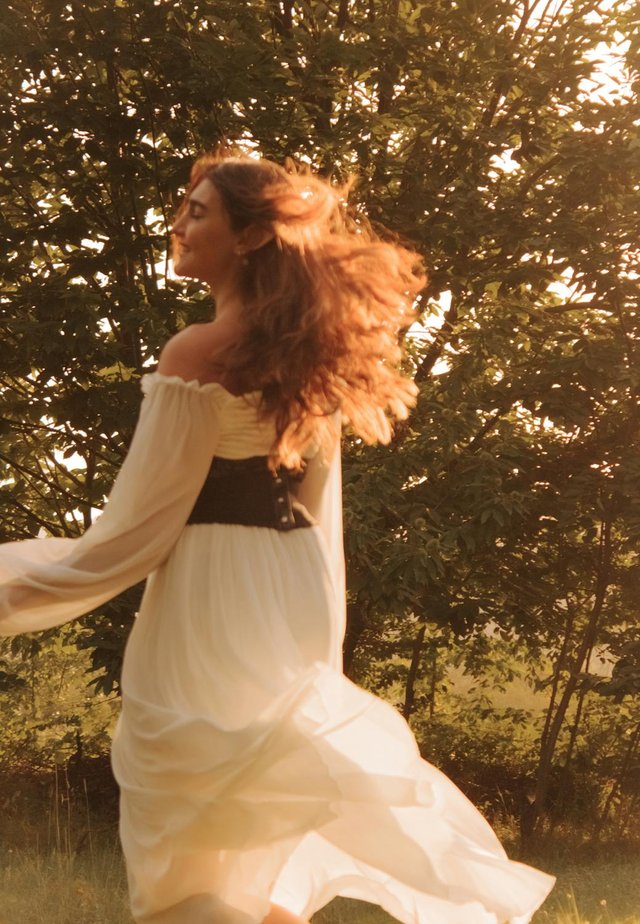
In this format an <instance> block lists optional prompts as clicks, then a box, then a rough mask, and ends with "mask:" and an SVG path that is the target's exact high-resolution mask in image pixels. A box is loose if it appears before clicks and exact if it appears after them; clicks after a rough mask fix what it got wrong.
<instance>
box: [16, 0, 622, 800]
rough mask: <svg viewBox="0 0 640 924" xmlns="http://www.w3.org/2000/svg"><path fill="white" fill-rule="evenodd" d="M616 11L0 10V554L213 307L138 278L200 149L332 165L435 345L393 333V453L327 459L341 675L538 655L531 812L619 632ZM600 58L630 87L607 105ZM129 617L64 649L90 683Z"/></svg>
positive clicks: (85, 479) (111, 457)
mask: <svg viewBox="0 0 640 924" xmlns="http://www.w3.org/2000/svg"><path fill="white" fill-rule="evenodd" d="M634 15H635V14H634V10H633V6H632V5H631V4H630V3H627V2H622V0H618V2H614V3H613V4H611V5H607V4H604V3H602V2H599V0H575V2H573V3H571V4H570V3H568V2H567V0H557V2H556V3H554V4H547V3H542V2H539V0H522V2H512V0H498V2H489V0H458V2H456V3H453V4H452V3H449V2H447V3H444V2H439V0H436V2H434V3H429V4H427V3H423V2H415V0H413V2H409V0H393V2H385V3H383V2H379V0H367V2H362V0H335V2H331V3H315V4H308V3H302V2H293V0H254V2H248V3H244V4H240V5H238V4H235V3H230V2H216V0H212V2H206V3H205V2H198V0H186V2H181V3H180V4H178V3H176V2H173V0H159V2H152V0H110V2H108V3H103V2H100V3H97V2H95V0H89V2H88V3H83V4H80V3H79V2H77V0H70V2H69V3H66V4H63V3H61V2H57V0H38V2H36V4H35V7H34V4H33V3H29V4H26V3H24V2H18V0H13V2H11V3H10V4H9V5H8V6H7V7H6V9H5V10H4V12H2V13H0V43H1V44H2V47H3V50H4V52H5V54H4V55H3V58H2V64H1V65H0V67H2V76H3V80H2V85H1V87H0V93H1V94H2V99H1V105H0V113H2V115H0V120H1V124H2V129H3V136H4V138H5V147H6V152H7V153H6V157H5V170H4V175H3V178H2V179H1V180H0V190H1V193H2V198H3V209H2V214H1V215H0V224H1V230H2V236H3V240H4V241H6V242H7V257H6V269H5V275H4V281H3V285H2V292H1V297H2V304H3V317H2V332H3V338H2V342H1V346H0V350H1V351H2V352H1V358H2V369H3V373H2V376H1V377H0V395H1V400H2V421H3V429H2V431H1V432H0V462H1V463H2V466H3V471H2V483H3V487H2V501H3V505H4V506H3V512H4V514H5V516H4V518H3V523H4V525H3V535H4V538H6V539H14V538H19V537H21V536H26V535H33V534H35V533H36V532H37V531H38V530H39V529H44V530H45V531H47V532H52V533H56V534H59V533H64V534H76V533H77V531H78V530H79V529H81V528H84V527H85V526H86V525H87V524H88V523H89V522H90V520H91V517H92V515H93V510H94V509H95V508H97V507H99V506H100V505H101V504H102V502H103V499H104V497H105V495H106V493H107V490H108V486H109V484H110V482H111V480H112V478H113V475H114V472H115V470H116V469H117V466H118V464H119V463H120V460H121V459H122V455H123V453H124V451H125V449H126V445H127V442H128V440H129V437H130V434H131V431H132V427H133V424H134V419H135V414H136V408H137V403H138V395H137V380H138V379H139V376H140V375H141V374H142V373H143V371H144V370H145V369H148V368H150V367H151V364H152V363H153V361H154V359H155V358H157V354H158V349H159V346H160V344H161V343H162V342H163V341H164V340H165V339H166V338H167V337H168V336H169V335H170V334H171V333H172V332H173V331H174V330H176V329H177V328H178V327H180V326H181V325H182V324H184V323H186V322H187V321H190V320H195V319H198V318H201V317H203V316H206V313H207V312H208V310H209V308H208V306H207V301H206V298H205V297H204V296H203V293H202V292H200V291H199V290H198V289H197V288H195V287H187V288H184V287H182V285H181V286H180V287H178V286H177V285H176V284H175V283H174V282H173V281H172V280H171V278H170V276H169V275H168V273H167V269H166V263H165V262H164V253H165V248H166V243H167V237H166V229H167V223H168V222H169V221H170V215H171V211H172V209H173V208H174V207H175V203H176V200H177V195H178V194H179V190H180V189H181V187H182V186H183V185H184V183H185V180H186V178H187V174H188V168H189V164H190V161H191V159H192V157H193V156H194V154H195V153H197V152H199V151H200V150H202V149H203V148H206V147H208V146H210V145H211V144H212V143H214V142H215V141H217V140H219V139H220V138H221V137H222V136H226V137H228V138H230V139H235V140H241V141H242V142H243V143H245V144H246V145H247V146H253V147H255V148H256V149H257V150H258V151H259V152H261V153H263V154H265V155H268V156H271V157H274V158H275V159H277V160H283V159H284V158H285V157H287V156H292V157H297V158H301V159H303V160H307V161H309V162H311V163H312V164H313V165H314V166H315V167H316V168H317V169H319V170H321V171H323V172H324V173H326V174H333V175H335V176H336V177H338V178H342V177H344V176H345V175H346V174H348V173H349V172H351V171H356V172H357V173H358V174H359V176H360V178H361V179H360V183H359V184H358V186H357V187H356V191H355V200H354V206H355V207H357V208H360V209H363V210H366V211H367V212H368V214H369V215H370V216H371V218H372V219H373V221H374V222H379V223H381V224H382V225H385V226H387V227H389V228H390V229H391V230H392V231H393V232H394V233H395V234H397V235H399V236H400V237H403V238H409V239H410V240H411V241H412V242H413V243H414V245H415V246H417V247H418V248H419V249H421V250H422V252H423V253H424V254H425V257H426V260H427V263H428V266H429V269H430V281H429V285H428V288H427V290H426V291H425V293H424V295H423V298H422V300H421V305H420V307H421V310H422V312H423V317H424V319H425V320H426V323H427V325H428V327H429V326H430V327H431V333H430V334H429V333H426V334H424V335H423V336H422V338H421V339H420V337H417V338H416V340H415V342H414V345H413V348H412V355H411V359H410V366H411V368H412V369H413V370H414V373H415V376H416V379H417V381H418V382H419V383H420V384H421V389H422V394H421V398H420V402H419V405H418V407H417V409H416V412H415V413H414V415H413V416H412V417H411V419H410V420H409V421H408V423H407V424H406V426H402V427H400V428H399V430H398V432H397V435H396V438H395V441H394V444H393V446H392V448H391V450H389V449H387V448H376V447H374V448H366V447H363V446H362V445H361V444H360V443H358V441H355V440H350V441H348V443H347V447H346V460H345V461H346V465H345V497H346V500H347V505H348V506H347V548H348V572H349V593H350V600H349V614H350V623H349V633H348V637H347V648H346V654H347V660H348V664H349V667H350V670H351V671H352V672H353V674H354V675H355V676H358V677H359V678H361V679H364V680H366V671H367V668H366V667H365V666H364V661H365V658H366V659H369V660H370V659H371V658H374V659H375V657H376V656H379V655H380V654H381V652H383V653H384V656H385V657H386V656H391V654H392V653H393V652H394V651H401V652H403V653H406V652H407V650H408V648H409V650H410V658H409V660H408V663H407V665H406V677H405V680H406V689H405V696H404V698H403V702H404V706H405V711H406V713H407V714H408V715H409V714H410V713H411V711H412V708H414V706H415V703H416V697H415V695H414V693H415V690H414V687H415V685H416V684H418V685H419V684H420V683H421V677H422V673H423V671H424V663H425V658H424V657H423V645H424V646H431V647H430V648H429V651H430V652H431V654H430V655H429V657H428V658H426V662H429V658H433V651H435V650H436V649H435V648H434V647H433V646H434V645H435V642H436V641H437V639H438V638H442V639H445V640H446V639H447V638H451V633H453V635H454V636H458V637H464V638H466V639H467V640H468V646H467V648H468V658H467V661H468V666H469V669H473V670H476V671H480V670H481V669H482V665H483V664H486V663H487V660H488V659H490V658H491V656H492V646H491V644H490V643H489V642H487V638H488V629H487V626H498V627H499V628H500V631H502V632H503V633H509V632H511V633H513V634H514V637H515V636H517V638H518V639H519V640H521V641H522V643H523V644H525V643H526V644H527V645H528V646H529V649H528V650H529V652H530V655H532V656H535V657H537V658H539V659H540V660H539V663H540V664H541V665H542V662H543V660H544V658H546V657H551V659H552V661H553V663H554V668H553V680H552V683H551V686H550V689H551V692H552V695H551V704H550V712H549V716H550V718H549V725H548V728H547V730H546V733H545V734H544V735H543V739H542V741H541V744H540V760H539V764H540V765H539V772H538V777H539V791H538V795H537V797H536V813H537V815H538V816H539V818H541V817H542V813H543V810H544V801H545V787H547V788H548V778H549V773H550V772H551V769H552V765H553V762H554V760H556V757H557V753H558V747H560V742H561V741H564V738H563V734H564V729H567V727H568V723H570V722H571V721H574V718H575V717H574V713H573V711H572V710H573V706H572V704H573V703H574V702H575V701H576V698H579V697H580V696H581V687H580V682H579V680H576V676H577V674H579V673H580V672H584V670H585V669H586V666H587V664H588V656H589V652H590V651H592V650H593V649H594V647H596V646H599V645H606V644H613V642H612V641H611V639H612V638H613V634H615V633H616V632H617V633H620V632H624V631H625V628H624V627H625V626H627V625H629V624H632V623H633V622H635V621H636V615H635V608H634V603H633V593H634V590H635V576H634V575H635V564H636V560H637V554H638V546H637V542H638V509H637V503H636V498H637V497H638V492H637V488H638V467H637V464H636V461H635V460H636V458H637V449H638V411H637V404H638V385H639V383H638V373H637V368H638V363H637V362H636V353H637V343H638V323H639V314H638V293H637V282H636V275H635V269H634V267H635V265H636V262H637V256H638V227H639V214H638V202H639V201H640V200H639V199H638V185H639V176H640V138H639V134H638V132H639V129H638V124H639V105H638V103H637V101H636V96H635V95H634V92H633V91H634V89H637V80H638V77H637V75H638V55H639V51H640V40H639V37H638V26H637V22H636V20H635V19H634ZM620 36H622V37H623V38H625V39H627V40H628V44H627V45H626V46H625V45H624V44H620ZM603 43H604V44H605V45H610V46H616V44H618V45H619V47H620V54H621V55H622V56H623V57H624V66H625V67H626V77H628V81H629V83H628V85H627V84H625V83H624V82H623V83H621V84H620V86H619V87H618V89H617V90H616V92H615V93H614V94H613V96H609V97H607V96H604V95H602V94H601V93H600V92H599V90H598V81H599V77H598V65H597V60H596V59H597V55H598V54H599V53H600V50H601V46H602V44H603ZM17 437H19V439H17ZM65 456H66V458H65ZM132 605H134V604H132V603H131V602H130V598H125V599H124V600H120V601H116V602H115V603H114V604H113V605H110V606H108V607H105V608H104V610H103V611H102V612H101V614H99V615H98V617H97V619H96V618H92V619H91V620H86V621H84V622H83V623H80V624H78V625H79V626H80V627H79V628H78V629H72V630H67V631H77V632H78V634H79V636H80V637H81V638H82V641H83V644H86V645H88V646H89V647H91V648H92V650H93V651H94V658H95V661H94V663H95V664H96V666H100V665H103V666H105V667H107V668H108V674H107V678H108V679H107V680H106V681H105V687H108V686H109V685H111V684H112V683H113V682H114V677H115V676H116V673H117V657H116V653H117V651H118V650H119V649H120V646H121V642H122V639H123V637H124V635H125V634H126V627H127V623H128V620H129V619H130V615H131V606H132ZM416 621H417V624H416ZM423 626H426V627H427V628H426V629H425V630H424V631H423ZM436 627H437V628H436ZM607 633H608V634H607ZM407 646H408V648H407ZM543 655H544V658H543ZM382 660H384V658H382V657H378V661H379V662H381V661H382ZM409 662H410V663H409ZM409 668H411V669H410V670H409ZM542 669H543V668H542V666H541V668H540V670H542ZM585 695H586V694H585ZM570 706H571V708H569V707H570ZM561 733H562V734H561ZM545 778H546V779H547V783H545Z"/></svg>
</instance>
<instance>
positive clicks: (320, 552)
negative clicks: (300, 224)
mask: <svg viewBox="0 0 640 924" xmlns="http://www.w3.org/2000/svg"><path fill="white" fill-rule="evenodd" d="M142 384H143V391H144V395H145V397H144V400H143V402H142V408H141V412H140V418H139V421H138V425H137V428H136V431H135V434H134V438H133V441H132V444H131V448H130V451H129V453H128V455H127V458H126V460H125V462H124V464H123V466H122V468H121V470H120V472H119V474H118V477H117V479H116V482H115V484H114V487H113V490H112V492H111V495H110V497H109V501H108V503H107V505H106V508H105V510H104V512H103V513H102V515H101V516H100V517H98V518H97V519H96V521H95V522H94V524H93V525H92V526H91V528H90V529H89V530H88V531H87V532H86V533H85V534H84V535H83V536H82V537H81V538H79V539H64V538H60V539H58V538H50V539H47V538H44V539H33V540H25V541H22V542H16V543H8V544H5V545H3V546H0V582H1V583H0V634H4V635H12V634H17V633H21V632H28V631H33V630H37V629H45V628H49V627H51V626H54V625H59V624H61V623H63V622H65V621H67V620H69V619H71V618H73V617H76V616H79V615H80V614H82V613H86V612H89V611H90V610H91V609H92V608H94V607H95V606H97V605H98V604H101V603H103V602H104V601H106V600H108V599H109V598H110V597H113V596H115V595H116V594H117V593H119V592H120V591H121V590H123V589H124V588H126V587H128V586H131V585H132V584H134V583H137V582H138V581H140V580H142V579H143V578H145V577H146V578H147V583H146V590H145V593H144V597H143V601H142V605H141V608H140V612H139V614H138V616H137V618H136V620H135V624H134V627H133V630H132V632H131V635H130V638H129V641H128V644H127V648H126V653H125V662H124V669H123V676H122V711H121V716H120V719H119V722H118V726H117V730H116V734H115V738H114V742H113V768H114V772H115V776H116V779H117V781H118V783H119V785H120V789H121V822H120V834H121V840H122V845H123V849H124V854H125V857H126V864H127V871H128V878H129V888H130V896H131V907H132V913H133V917H134V919H135V920H136V921H137V922H145V924H259V922H261V921H262V920H263V918H264V917H265V915H266V914H267V913H268V910H269V906H270V904H271V903H277V904H280V905H283V906H285V907H287V908H289V909H291V910H292V911H294V912H297V913H299V914H301V915H303V916H306V917H308V916H310V915H311V914H313V913H314V912H315V911H317V910H318V909H319V908H321V907H322V906H323V905H325V904H326V903H327V902H328V901H330V900H331V899H332V898H333V897H334V896H336V895H344V896H350V897H353V898H359V899H364V900H366V901H369V902H373V903H377V904H379V905H381V906H382V907H383V908H385V909H386V910H387V911H388V912H389V914H391V915H392V916H393V917H395V918H397V919H398V920H399V921H402V922H404V924H504V922H525V921H528V920H529V918H530V916H531V915H532V913H533V912H534V910H535V909H536V908H537V907H538V906H539V905H540V904H541V902H542V901H543V900H544V898H545V896H546V895H547V893H548V892H549V890H550V888H551V886H552V885H553V879H552V877H550V876H548V875H546V874H544V873H542V872H539V871H537V870H534V869H532V868H530V867H528V866H525V865H523V864H520V863H517V862H513V861H510V860H509V859H508V858H507V857H506V855H505V852H504V850H503V848H502V847H501V845H500V843H499V842H498V840H497V838H496V836H495V834H494V833H493V831H492V829H491V827H490V826H489V825H488V823H487V822H486V821H485V820H484V819H483V818H482V816H481V815H480V814H479V813H478V811H477V810H476V809H475V808H474V807H473V806H472V805H471V803H470V802H469V801H468V800H467V799H466V797H465V796H464V795H463V794H462V793H461V792H460V791H459V790H458V789H457V788H456V787H455V786H454V785H453V783H451V781H450V780H449V779H448V778H447V777H446V776H444V775H443V774H442V773H441V772H440V771H438V770H437V769H435V768H434V767H433V766H431V765H430V764H429V763H427V762H426V761H424V760H422V759H421V757H420V754H419V751H418V748H417V746H416V742H415V740H414V738H413V736H412V734H411V732H410V730H409V728H408V726H407V724H406V723H405V722H404V720H403V719H402V718H401V716H400V715H399V714H398V713H397V712H396V711H395V710H394V709H393V707H392V706H390V705H388V704H387V703H385V702H383V701H382V700H380V699H378V698H376V697H374V696H372V695H371V694H369V693H367V692H365V691H363V690H361V689H359V688H358V687H356V686H355V685H354V684H352V683H351V682H350V681H349V680H348V679H347V678H346V677H345V676H344V675H343V673H342V670H341V655H340V652H341V642H342V638H343V634H344V628H345V588H344V558H343V548H342V513H341V476H340V454H339V451H336V452H335V453H334V456H333V458H332V459H331V460H328V459H324V458H323V457H322V455H321V453H316V455H315V456H313V458H310V459H309V462H308V466H307V474H306V476H305V479H304V481H303V482H302V485H301V486H300V491H299V495H298V500H299V501H300V502H301V503H302V504H303V505H304V506H305V507H306V509H307V510H308V511H309V513H310V514H311V516H312V517H313V518H314V520H315V524H316V525H312V526H310V527H308V528H304V529H292V530H290V531H280V530H277V529H270V528H265V527H262V526H246V525H238V524H235V523H196V524H190V525H187V519H188V517H189V514H190V511H191V509H192V507H193V505H194V501H195V499H196V498H197V496H198V494H199V492H200V490H201V488H202V486H203V483H204V482H205V479H206V478H207V474H208V472H209V469H210V466H211V462H212V459H213V457H214V456H216V457H224V458H228V459H244V458H248V457H251V456H256V455H266V454H267V453H268V451H269V448H270V446H271V443H272V441H273V438H274V429H273V425H272V423H271V422H270V421H263V422H260V421H259V420H258V416H257V411H256V406H255V405H256V402H255V401H254V400H251V398H252V396H251V395H249V396H234V395H231V394H230V393H229V392H228V391H226V390H225V389H224V388H223V387H222V386H221V385H219V384H217V383H210V384H205V385H200V384H199V383H198V382H196V381H192V382H185V381H184V380H182V379H181V378H178V377H175V376H164V375H160V374H158V373H152V374H149V375H146V376H145V377H144V378H143V381H142Z"/></svg>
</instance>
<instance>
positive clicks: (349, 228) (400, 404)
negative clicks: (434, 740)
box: [174, 147, 425, 468]
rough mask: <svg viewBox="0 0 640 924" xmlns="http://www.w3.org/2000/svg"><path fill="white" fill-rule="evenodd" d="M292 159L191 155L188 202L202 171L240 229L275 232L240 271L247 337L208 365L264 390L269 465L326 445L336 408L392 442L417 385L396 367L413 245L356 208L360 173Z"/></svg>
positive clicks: (409, 312)
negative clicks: (385, 234)
mask: <svg viewBox="0 0 640 924" xmlns="http://www.w3.org/2000/svg"><path fill="white" fill-rule="evenodd" d="M288 167H289V169H288V170H287V169H285V168H283V167H280V166H279V165H278V164H275V163H273V162H272V161H269V160H266V159H264V158H262V159H257V158H255V157H251V156H249V155H247V154H243V153H241V152H236V151H231V150H230V149H229V148H227V147H221V148H218V149H217V150H216V151H214V152H212V153H209V154H205V155H204V156H202V157H200V158H198V160H196V162H195V163H194V165H193V168H192V170H191V177H190V183H189V189H188V191H187V197H186V198H185V202H184V203H183V205H182V206H181V209H184V208H185V207H186V199H187V198H188V195H189V193H190V192H191V191H192V190H193V188H194V187H195V186H196V185H197V184H198V183H200V181H201V180H203V179H204V178H206V179H208V180H210V182H211V183H212V184H213V185H214V187H215V188H216V190H217V192H218V194H219V195H220V198H221V201H222V204H223V206H224V208H225V210H226V212H227V214H228V217H229V222H230V225H231V228H232V229H233V230H234V231H235V232H238V231H241V230H243V229H245V228H247V227H249V226H252V225H253V226H257V227H258V228H260V229H262V230H267V231H269V233H270V235H271V237H270V239H269V240H268V242H267V243H265V244H263V245H262V246H261V247H259V248H258V249H256V250H252V251H250V252H249V253H248V254H247V255H246V260H245V265H244V266H243V267H242V271H241V273H240V277H239V280H238V285H239V295H240V301H241V303H242V305H243V316H242V319H241V330H242V333H241V336H240V337H239V339H238V341H237V342H236V343H234V344H233V345H232V346H231V347H229V348H228V349H227V350H226V351H225V352H224V354H223V355H220V354H219V355H217V356H216V357H215V358H212V364H213V365H214V366H215V367H216V368H217V369H218V370H222V371H223V373H224V380H225V382H229V383H232V388H233V390H234V392H236V393H240V394H243V393H247V392H249V391H260V392H261V398H260V402H259V411H260V415H261V416H263V417H265V418H266V417H273V418H274V421H275V426H276V440H275V442H274V444H273V446H272V448H271V453H270V456H269V459H270V464H271V465H272V466H273V467H276V466H277V465H280V464H283V465H286V466H288V467H291V468H298V467H300V465H301V464H302V463H301V454H302V450H303V449H304V447H305V446H306V445H308V444H309V443H310V442H316V443H317V444H319V445H321V446H322V445H324V444H325V443H328V442H330V441H331V439H332V436H334V435H335V430H336V411H338V410H339V411H340V412H341V413H342V416H343V418H346V419H347V420H348V421H349V422H350V424H351V427H352V428H353V431H354V432H355V434H356V435H357V436H359V437H360V438H361V439H362V440H364V441H365V442H366V443H374V442H382V443H386V442H388V441H389V440H390V438H391V436H392V432H393V430H392V418H396V419H404V418H406V416H407V414H408V411H409V408H411V407H412V406H413V405H414V404H415V399H416V394H417V388H416V386H415V384H414V382H413V381H412V380H411V379H410V378H409V377H407V376H406V375H404V374H403V373H402V371H401V370H400V368H399V364H400V361H401V359H402V348H401V345H400V344H401V335H402V334H403V333H404V332H405V331H406V329H407V328H408V327H409V326H410V324H411V323H412V321H413V320H414V318H415V311H414V308H413V304H414V300H415V297H416V295H417V294H418V292H419V291H420V290H421V289H422V288H423V286H424V285H425V276H424V273H423V272H422V268H421V260H420V257H419V255H418V254H417V253H416V252H414V251H412V250H410V249H408V248H406V247H405V246H403V245H400V244H398V243H395V242H393V243H392V242H389V241H384V240H382V239H381V237H380V236H379V235H378V234H376V233H375V232H374V231H373V230H372V229H371V227H370V225H369V223H368V222H367V221H366V219H365V218H364V217H363V216H358V215H357V213H354V212H351V213H349V211H348V209H347V201H346V200H347V195H348V192H349V189H350V188H351V186H352V184H353V179H350V180H349V181H348V182H347V183H345V184H344V185H342V186H333V185H332V184H331V183H330V182H328V181H327V180H324V179H321V178H319V177H318V176H316V175H313V174H312V173H311V172H310V171H309V170H308V169H306V168H300V167H298V168H296V167H294V166H293V165H292V164H289V165H288ZM179 214H180V213H179ZM174 246H178V247H179V242H178V241H177V240H176V239H175V238H174Z"/></svg>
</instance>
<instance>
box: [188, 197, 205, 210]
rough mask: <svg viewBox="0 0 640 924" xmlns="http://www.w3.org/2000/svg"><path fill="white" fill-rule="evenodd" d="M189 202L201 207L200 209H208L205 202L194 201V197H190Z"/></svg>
mask: <svg viewBox="0 0 640 924" xmlns="http://www.w3.org/2000/svg"><path fill="white" fill-rule="evenodd" d="M188 202H189V205H199V206H200V208H203V209H206V205H205V204H204V202H200V200H199V199H194V198H193V196H189V199H188Z"/></svg>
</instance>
